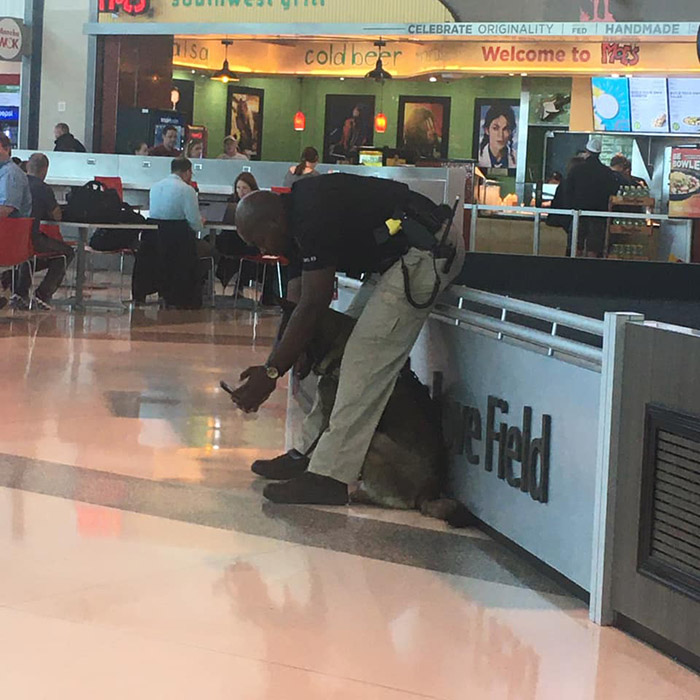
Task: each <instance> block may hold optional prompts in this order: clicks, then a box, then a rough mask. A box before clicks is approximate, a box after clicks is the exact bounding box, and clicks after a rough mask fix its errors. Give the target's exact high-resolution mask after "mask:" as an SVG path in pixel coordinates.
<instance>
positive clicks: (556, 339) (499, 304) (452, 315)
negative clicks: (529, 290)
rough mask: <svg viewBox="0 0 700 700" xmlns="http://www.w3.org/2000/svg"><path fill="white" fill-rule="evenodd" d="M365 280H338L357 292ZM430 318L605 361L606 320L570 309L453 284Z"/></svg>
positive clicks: (550, 351) (597, 362)
mask: <svg viewBox="0 0 700 700" xmlns="http://www.w3.org/2000/svg"><path fill="white" fill-rule="evenodd" d="M361 285H362V282H360V281H359V280H355V279H350V278H348V277H345V276H343V275H340V276H339V277H338V286H339V288H341V289H346V290H348V291H350V292H356V291H357V290H358V289H359V288H360V286H361ZM467 305H478V306H481V307H486V308H487V309H490V310H492V312H494V313H495V315H490V314H488V313H481V312H480V311H478V310H477V309H473V308H466V307H467ZM431 318H434V319H435V320H437V321H441V322H443V323H447V324H449V325H452V326H458V327H463V328H469V329H471V330H476V331H477V332H485V333H489V334H493V335H495V336H496V337H497V338H498V340H507V339H512V340H517V341H519V342H522V343H525V344H527V345H530V346H532V347H533V349H537V350H539V351H543V352H546V354H547V355H549V356H550V357H554V356H555V353H556V354H557V356H563V357H564V358H571V359H576V360H583V361H585V362H586V363H589V364H591V365H593V366H594V368H596V369H600V367H601V366H602V363H603V351H602V348H601V345H602V341H601V339H602V337H603V332H604V323H603V321H601V320H598V319H594V318H589V317H587V316H580V315H578V314H574V313H571V312H570V311H561V310H559V309H552V308H550V307H547V306H540V305H539V304H533V303H532V302H529V301H522V300H521V299H514V298H512V297H506V296H502V295H500V294H493V293H491V292H483V291H481V290H478V289H471V288H469V287H463V286H457V285H455V286H452V287H449V288H448V289H447V290H446V291H445V292H444V293H443V294H442V296H441V297H440V299H439V301H438V303H437V304H436V306H435V309H434V310H433V312H432V314H431ZM531 320H536V321H540V322H542V321H544V322H545V323H548V324H549V331H543V330H539V329H537V328H533V327H531V326H530V325H528V322H529V321H531ZM565 329H566V330H569V331H577V332H578V333H579V334H581V333H583V334H587V335H588V336H590V338H585V337H582V338H581V339H579V340H573V339H571V338H564V337H562V336H561V335H560V333H561V332H562V331H563V330H565Z"/></svg>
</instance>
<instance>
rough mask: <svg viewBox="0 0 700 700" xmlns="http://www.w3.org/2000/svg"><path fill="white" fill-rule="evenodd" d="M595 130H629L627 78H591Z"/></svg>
mask: <svg viewBox="0 0 700 700" xmlns="http://www.w3.org/2000/svg"><path fill="white" fill-rule="evenodd" d="M591 85H592V88H593V117H594V121H595V130H596V131H630V129H631V124H630V92H629V83H628V82H627V78H602V77H601V78H591Z"/></svg>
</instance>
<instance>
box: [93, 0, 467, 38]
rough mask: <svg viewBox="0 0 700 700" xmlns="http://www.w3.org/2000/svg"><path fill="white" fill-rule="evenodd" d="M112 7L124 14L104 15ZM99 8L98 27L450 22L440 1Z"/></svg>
mask: <svg viewBox="0 0 700 700" xmlns="http://www.w3.org/2000/svg"><path fill="white" fill-rule="evenodd" d="M144 5H146V7H145V8H143V6H144ZM118 6H120V8H121V10H122V13H124V14H123V15H121V16H116V15H114V16H113V15H112V14H110V13H114V12H115V10H116V9H117V7H118ZM149 6H150V7H149ZM102 7H104V8H105V9H104V10H102V14H101V15H100V22H115V21H117V22H125V21H126V22H144V21H146V22H151V23H217V24H221V23H232V24H238V23H255V24H262V23H279V24H294V23H309V22H312V23H324V22H326V23H331V22H332V23H343V22H348V23H352V22H358V23H362V22H368V23H377V22H397V23H401V24H404V23H406V22H413V21H428V22H449V21H451V20H452V19H453V16H452V13H451V12H450V10H449V9H448V8H447V7H446V6H445V5H444V4H443V3H442V2H441V0H352V2H351V1H350V0H150V1H149V2H147V0H100V8H102ZM127 7H130V8H131V11H129V10H127ZM225 33H230V32H228V30H225ZM269 33H270V34H274V33H276V32H269Z"/></svg>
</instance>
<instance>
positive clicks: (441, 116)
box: [396, 95, 450, 161]
mask: <svg viewBox="0 0 700 700" xmlns="http://www.w3.org/2000/svg"><path fill="white" fill-rule="evenodd" d="M449 137H450V98H449V97H414V96H413V95H400V96H399V119H398V129H397V135H396V147H397V148H398V149H399V150H400V151H407V152H408V153H410V156H411V158H412V159H415V160H416V161H419V160H426V159H427V160H446V159H447V152H448V149H449Z"/></svg>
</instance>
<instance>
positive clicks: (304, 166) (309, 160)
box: [284, 146, 319, 187]
mask: <svg viewBox="0 0 700 700" xmlns="http://www.w3.org/2000/svg"><path fill="white" fill-rule="evenodd" d="M317 165H318V151H317V150H316V149H315V148H314V147H313V146H307V147H306V148H305V149H304V150H303V152H302V154H301V160H300V161H299V164H298V165H293V166H292V167H291V168H289V170H288V171H287V174H286V175H285V176H284V186H285V187H291V186H292V185H293V184H294V183H295V182H296V181H297V180H303V179H304V178H307V177H314V176H315V175H319V173H317V172H316V166H317Z"/></svg>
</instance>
